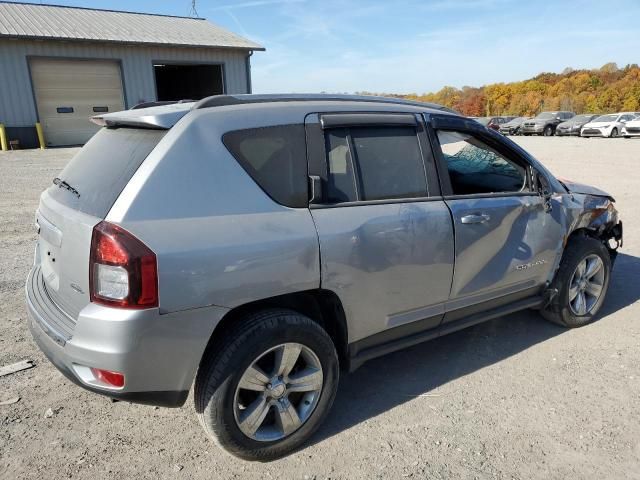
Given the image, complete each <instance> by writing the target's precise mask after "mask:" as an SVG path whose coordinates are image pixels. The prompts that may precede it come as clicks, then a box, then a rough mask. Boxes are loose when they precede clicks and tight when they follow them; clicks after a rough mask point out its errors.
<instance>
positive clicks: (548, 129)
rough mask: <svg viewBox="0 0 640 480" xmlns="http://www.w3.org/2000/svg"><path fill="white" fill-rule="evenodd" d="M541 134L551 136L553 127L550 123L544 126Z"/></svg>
mask: <svg viewBox="0 0 640 480" xmlns="http://www.w3.org/2000/svg"><path fill="white" fill-rule="evenodd" d="M542 135H544V136H545V137H552V136H553V127H552V126H551V125H547V126H546V127H544V130H543V131H542Z"/></svg>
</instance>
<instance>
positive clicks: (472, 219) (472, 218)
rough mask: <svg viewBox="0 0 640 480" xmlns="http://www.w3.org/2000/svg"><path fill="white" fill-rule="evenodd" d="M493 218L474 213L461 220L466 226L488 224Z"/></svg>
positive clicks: (484, 214)
mask: <svg viewBox="0 0 640 480" xmlns="http://www.w3.org/2000/svg"><path fill="white" fill-rule="evenodd" d="M489 220H491V217H490V216H489V215H487V214H486V213H474V214H473V215H465V216H464V217H462V218H461V219H460V221H461V222H462V223H464V224H465V225H467V224H472V223H487V222H488V221H489Z"/></svg>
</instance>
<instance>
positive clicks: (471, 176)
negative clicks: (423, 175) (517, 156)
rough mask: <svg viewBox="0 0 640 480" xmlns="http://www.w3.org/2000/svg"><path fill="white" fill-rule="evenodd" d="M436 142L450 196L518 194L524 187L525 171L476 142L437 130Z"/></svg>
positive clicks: (483, 144)
mask: <svg viewBox="0 0 640 480" xmlns="http://www.w3.org/2000/svg"><path fill="white" fill-rule="evenodd" d="M438 140H439V142H440V148H441V149H442V154H443V156H444V159H445V161H446V162H447V168H448V170H449V177H450V178H451V186H452V188H453V194H454V195H470V194H474V193H502V192H519V191H521V190H522V189H523V188H524V187H525V180H526V174H525V169H524V168H523V167H521V166H520V165H518V164H516V163H514V162H512V161H511V160H509V159H507V158H505V157H504V156H502V155H501V154H500V153H498V152H496V151H495V150H493V149H492V148H491V147H489V146H488V145H486V144H485V143H483V142H482V141H480V140H478V139H477V138H475V137H473V136H471V135H468V134H465V133H460V132H454V131H445V130H440V131H439V132H438Z"/></svg>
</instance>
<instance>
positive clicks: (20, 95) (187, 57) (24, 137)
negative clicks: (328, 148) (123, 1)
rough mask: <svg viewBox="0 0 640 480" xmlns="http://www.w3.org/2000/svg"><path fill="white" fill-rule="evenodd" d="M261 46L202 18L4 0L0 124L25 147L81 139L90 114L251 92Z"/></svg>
mask: <svg viewBox="0 0 640 480" xmlns="http://www.w3.org/2000/svg"><path fill="white" fill-rule="evenodd" d="M256 50H264V48H263V47H261V46H260V45H258V44H256V43H254V42H251V41H249V40H247V39H245V38H243V37H240V36H238V35H236V34H234V33H231V32H229V31H227V30H224V29H222V28H220V27H218V26H216V25H213V24H212V23H209V22H208V21H206V20H204V19H201V18H186V17H172V16H164V15H153V14H143V13H130V12H119V11H109V10H96V9H90V8H77V7H61V6H54V5H40V4H29V3H6V2H0V123H2V124H4V125H5V126H6V130H7V137H8V138H9V139H17V140H19V143H20V148H27V147H34V146H36V145H37V136H36V130H35V124H36V122H40V123H41V124H42V127H43V130H44V136H45V140H46V143H47V145H50V146H61V145H78V144H82V143H84V142H86V140H87V139H88V138H89V137H91V135H93V133H94V132H95V129H96V128H97V127H95V126H94V125H93V124H91V123H90V122H89V121H88V118H89V117H91V116H92V115H96V114H97V113H101V112H107V111H109V112H111V111H117V110H122V109H126V108H131V107H132V106H134V105H136V104H138V103H142V102H149V101H156V100H180V99H193V100H197V99H200V98H203V97H206V96H209V95H215V94H220V93H250V92H251V77H250V57H251V54H252V53H253V52H254V51H256Z"/></svg>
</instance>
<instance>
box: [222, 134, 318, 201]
mask: <svg viewBox="0 0 640 480" xmlns="http://www.w3.org/2000/svg"><path fill="white" fill-rule="evenodd" d="M222 142H223V143H224V145H225V146H226V147H227V149H228V150H229V151H230V152H231V154H232V155H233V156H234V157H235V158H236V160H238V162H239V163H240V165H242V167H243V168H244V169H245V170H246V171H247V173H248V174H249V175H251V178H253V180H254V181H255V182H256V183H257V184H258V185H259V186H260V187H261V188H262V189H263V190H264V191H265V192H266V193H267V195H269V196H270V197H271V198H272V199H274V200H275V201H276V202H278V203H280V204H282V205H286V206H288V207H306V206H307V205H308V187H307V155H306V143H305V132H304V126H302V125H278V126H275V127H263V128H251V129H247V130H236V131H233V132H228V133H225V134H224V135H223V136H222Z"/></svg>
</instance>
